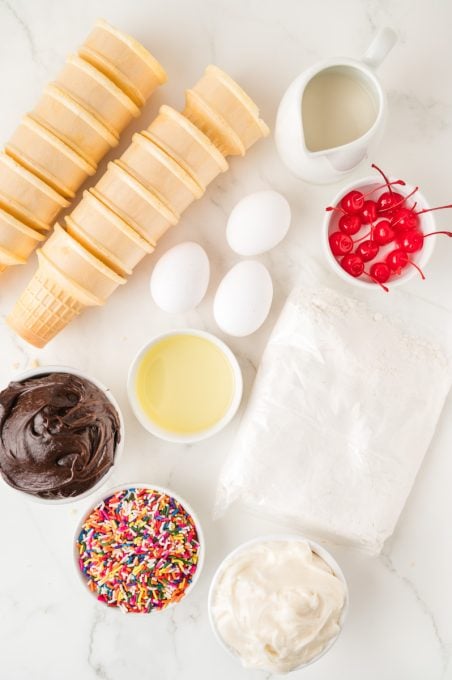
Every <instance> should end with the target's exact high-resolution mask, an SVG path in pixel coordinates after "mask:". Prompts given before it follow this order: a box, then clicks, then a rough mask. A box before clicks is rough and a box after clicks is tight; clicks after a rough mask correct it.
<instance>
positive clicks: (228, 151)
mask: <svg viewBox="0 0 452 680" xmlns="http://www.w3.org/2000/svg"><path fill="white" fill-rule="evenodd" d="M185 101H186V106H185V110H184V116H187V118H188V119H189V120H191V122H192V123H194V124H195V125H196V127H198V128H199V129H200V130H201V131H202V132H204V134H205V135H206V136H207V137H208V138H209V139H210V141H211V142H213V143H214V144H215V146H216V147H217V149H218V150H219V151H221V153H222V154H223V156H244V155H245V152H246V149H245V145H244V144H243V142H242V140H241V139H240V137H239V136H238V134H237V133H236V132H235V130H233V129H232V128H231V126H230V125H229V124H228V123H227V122H226V121H225V119H224V118H223V117H222V116H220V115H219V114H218V113H217V112H216V111H215V109H213V108H212V107H211V106H210V104H209V103H208V102H206V101H205V99H203V97H201V95H200V94H198V92H195V91H194V90H186V92H185Z"/></svg>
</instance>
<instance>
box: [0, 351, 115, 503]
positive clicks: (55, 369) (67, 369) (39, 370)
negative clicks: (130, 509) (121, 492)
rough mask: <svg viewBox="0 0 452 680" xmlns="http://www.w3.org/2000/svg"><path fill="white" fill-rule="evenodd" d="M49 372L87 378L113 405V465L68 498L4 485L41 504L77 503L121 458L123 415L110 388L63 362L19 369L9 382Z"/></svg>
mask: <svg viewBox="0 0 452 680" xmlns="http://www.w3.org/2000/svg"><path fill="white" fill-rule="evenodd" d="M49 373H69V374H70V375H75V376H76V377H78V378H82V379H84V380H88V381H89V382H91V383H93V385H95V386H96V387H98V388H99V389H100V390H101V391H102V392H103V393H104V394H105V396H106V397H107V399H108V400H109V402H110V403H111V404H112V405H113V407H114V408H115V410H116V413H117V414H118V418H119V432H120V435H121V437H120V440H119V442H118V444H117V446H116V451H115V459H114V462H113V465H112V466H111V467H110V468H109V469H108V470H107V472H106V473H105V474H104V476H103V477H101V479H99V480H98V481H97V482H96V484H94V486H92V487H91V488H90V489H87V490H86V491H83V493H81V494H79V495H78V496H70V497H68V498H54V499H51V498H41V497H40V496H34V495H33V494H30V493H27V492H26V491H21V490H20V489H15V488H14V487H13V486H11V485H10V484H8V483H7V482H5V484H6V486H7V487H8V488H9V489H11V491H12V492H14V493H19V494H21V495H22V496H25V498H27V499H28V500H30V501H32V502H33V503H39V504H41V505H54V506H56V505H68V504H70V503H78V502H79V501H81V500H84V499H85V498H88V497H89V496H91V495H92V494H94V493H96V492H98V491H99V490H100V489H101V488H102V487H103V486H104V484H105V483H106V482H107V481H108V479H109V478H110V477H111V475H112V474H113V472H114V469H115V467H116V465H117V464H118V462H119V461H120V460H121V458H122V455H123V452H124V440H125V425H124V416H123V414H122V411H121V408H120V406H119V404H118V402H117V400H116V397H115V396H114V395H113V392H112V390H111V388H109V387H106V386H105V385H104V384H103V383H102V382H100V380H98V379H97V378H94V377H92V376H91V375H89V374H88V373H86V372H85V371H81V370H79V369H78V368H73V367H72V366H65V365H63V364H49V365H47V366H36V367H35V368H28V369H26V370H25V371H21V372H20V373H18V374H17V375H15V376H14V377H13V379H12V380H10V382H22V381H24V380H28V379H29V378H33V377H36V376H39V375H47V374H49Z"/></svg>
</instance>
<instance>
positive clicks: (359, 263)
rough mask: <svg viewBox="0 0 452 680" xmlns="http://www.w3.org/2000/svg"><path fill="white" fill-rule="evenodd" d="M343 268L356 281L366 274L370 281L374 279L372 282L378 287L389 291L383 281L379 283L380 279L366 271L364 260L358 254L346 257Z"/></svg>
mask: <svg viewBox="0 0 452 680" xmlns="http://www.w3.org/2000/svg"><path fill="white" fill-rule="evenodd" d="M341 267H342V269H344V270H345V271H346V272H347V274H350V276H353V278H354V279H357V278H358V277H360V276H361V275H362V274H365V275H366V276H368V277H369V278H370V279H372V281H374V282H375V283H378V285H379V286H381V287H382V288H383V290H384V291H386V292H388V291H389V289H388V287H387V286H385V285H383V283H381V281H378V279H376V278H375V277H374V276H373V275H372V273H371V272H366V270H365V269H364V262H363V260H362V258H361V257H360V256H359V255H357V254H356V253H351V254H350V255H345V256H344V257H343V258H342V260H341Z"/></svg>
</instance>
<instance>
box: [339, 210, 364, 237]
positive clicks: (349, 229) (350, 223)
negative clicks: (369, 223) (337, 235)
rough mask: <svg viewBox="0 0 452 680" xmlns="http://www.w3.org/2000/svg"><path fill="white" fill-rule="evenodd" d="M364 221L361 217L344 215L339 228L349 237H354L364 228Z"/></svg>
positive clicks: (340, 219)
mask: <svg viewBox="0 0 452 680" xmlns="http://www.w3.org/2000/svg"><path fill="white" fill-rule="evenodd" d="M362 226H363V225H362V221H361V218H360V216H359V215H349V214H347V213H344V214H343V215H341V217H340V218H339V222H338V227H339V229H340V231H342V232H343V233H344V234H348V236H353V235H354V234H357V233H358V231H359V230H360V229H361V227H362Z"/></svg>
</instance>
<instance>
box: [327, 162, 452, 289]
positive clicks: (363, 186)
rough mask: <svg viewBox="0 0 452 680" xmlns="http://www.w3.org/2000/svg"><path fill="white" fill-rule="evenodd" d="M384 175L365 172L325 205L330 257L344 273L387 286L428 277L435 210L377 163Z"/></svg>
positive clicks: (365, 284)
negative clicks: (365, 174)
mask: <svg viewBox="0 0 452 680" xmlns="http://www.w3.org/2000/svg"><path fill="white" fill-rule="evenodd" d="M372 168H374V169H375V170H376V171H377V172H378V173H380V175H381V176H382V179H383V181H382V182H378V181H377V178H376V177H375V176H370V177H365V178H364V179H362V180H359V181H355V182H353V183H352V184H349V185H348V186H346V187H345V188H344V189H342V191H340V193H339V194H338V195H337V196H336V198H335V199H334V203H333V205H332V206H329V207H328V208H326V216H325V220H324V229H323V233H324V247H325V253H326V257H327V259H328V262H329V263H330V265H331V266H332V268H333V269H334V271H335V272H336V273H337V274H339V276H340V277H341V278H343V279H344V280H345V281H348V282H349V283H353V284H355V285H357V286H361V287H363V288H369V287H371V286H373V287H375V286H376V287H377V288H380V289H383V290H385V291H386V292H387V291H388V290H389V287H393V286H397V285H400V284H402V283H405V282H406V281H408V280H409V279H410V278H411V277H412V276H414V275H419V276H420V277H421V278H422V279H424V278H425V276H424V273H423V269H424V267H425V265H426V264H427V262H428V260H429V259H430V257H431V255H432V252H433V248H434V241H435V239H434V238H430V237H433V236H434V235H437V234H443V235H446V236H452V232H450V231H438V230H437V229H436V225H435V220H434V219H433V215H432V212H433V211H435V210H442V209H443V208H452V205H443V206H438V207H437V208H430V207H429V205H428V203H427V201H426V200H425V198H424V196H423V195H422V194H421V192H420V191H419V188H418V187H411V186H409V185H407V184H406V183H405V182H404V181H403V180H401V179H398V180H391V181H390V180H389V179H388V178H387V177H386V175H385V174H384V173H383V172H382V171H381V170H380V168H378V167H377V166H376V165H372Z"/></svg>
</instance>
